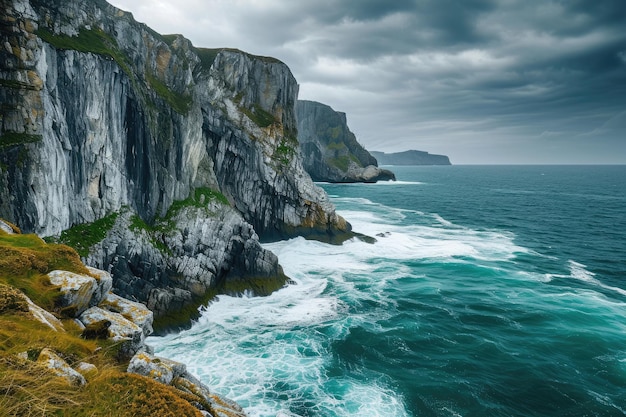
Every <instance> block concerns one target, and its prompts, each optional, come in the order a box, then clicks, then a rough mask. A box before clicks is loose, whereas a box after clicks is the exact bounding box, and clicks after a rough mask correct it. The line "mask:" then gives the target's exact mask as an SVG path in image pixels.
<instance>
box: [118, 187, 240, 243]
mask: <svg viewBox="0 0 626 417" xmlns="http://www.w3.org/2000/svg"><path fill="white" fill-rule="evenodd" d="M211 201H216V202H218V203H220V204H223V205H226V206H229V205H230V203H229V202H228V199H227V198H226V196H224V194H222V193H220V192H219V191H216V190H212V189H210V188H206V187H200V188H196V189H195V190H193V191H192V193H191V194H190V196H189V197H187V198H186V199H184V200H177V201H174V202H173V203H172V205H171V206H170V208H169V209H168V210H167V213H166V214H165V215H164V216H163V217H157V218H156V219H154V222H153V224H152V225H150V224H148V223H146V222H145V221H144V220H143V219H142V218H141V217H139V216H137V215H133V216H132V217H131V219H130V221H131V223H130V229H131V230H133V231H140V230H143V231H146V232H147V233H148V236H149V237H150V242H151V243H152V245H153V246H154V247H155V248H157V249H158V250H159V251H161V252H162V253H164V254H169V253H170V250H169V248H168V247H167V246H166V245H165V244H164V243H163V242H162V241H161V239H160V237H161V235H162V234H168V233H171V232H172V231H174V230H175V228H176V224H175V223H174V217H176V216H177V215H178V213H179V212H180V211H181V210H182V209H184V208H186V207H197V208H201V209H204V210H206V214H207V215H211V213H210V212H209V210H208V208H207V205H208V204H209V202H211Z"/></svg>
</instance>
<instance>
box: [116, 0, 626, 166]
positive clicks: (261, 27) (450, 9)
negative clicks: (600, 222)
mask: <svg viewBox="0 0 626 417" xmlns="http://www.w3.org/2000/svg"><path fill="white" fill-rule="evenodd" d="M110 2H111V3H112V4H114V5H115V6H117V7H119V8H121V9H123V10H126V11H130V12H132V13H133V15H134V17H135V19H137V20H138V21H140V22H143V23H146V24H147V25H148V26H150V27H152V28H153V29H155V30H156V31H157V32H160V33H163V34H169V33H180V34H183V35H184V36H185V37H187V38H188V39H190V40H191V41H192V42H193V44H194V45H196V46H198V47H207V48H219V47H230V48H238V49H241V50H244V51H246V52H249V53H252V54H255V55H264V56H273V57H275V58H278V59H280V60H281V61H283V62H284V63H286V64H287V65H288V66H289V68H290V69H291V72H292V73H293V75H294V76H295V78H296V80H297V81H298V83H299V85H300V93H299V98H300V99H302V100H314V101H319V102H322V103H324V104H327V105H329V106H330V107H332V108H333V109H335V110H337V111H342V112H345V113H346V114H347V118H348V126H349V127H350V130H352V131H353V132H354V133H355V135H356V137H357V139H358V141H359V142H360V143H361V144H362V145H363V146H365V148H366V149H368V150H370V151H385V152H398V151H403V150H408V149H417V150H422V151H427V152H430V153H434V154H444V155H448V156H449V157H450V159H451V161H452V163H453V164H626V0H298V1H294V0H176V1H173V0H112V1H110Z"/></svg>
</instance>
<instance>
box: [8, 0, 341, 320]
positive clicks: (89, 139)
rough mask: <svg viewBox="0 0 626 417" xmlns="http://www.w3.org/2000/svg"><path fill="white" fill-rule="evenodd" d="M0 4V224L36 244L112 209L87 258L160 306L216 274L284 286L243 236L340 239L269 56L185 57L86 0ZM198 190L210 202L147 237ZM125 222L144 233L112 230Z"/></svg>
mask: <svg viewBox="0 0 626 417" xmlns="http://www.w3.org/2000/svg"><path fill="white" fill-rule="evenodd" d="M0 7H1V8H2V16H1V17H0V19H1V20H2V21H1V23H0V33H1V35H2V38H1V39H0V48H1V50H0V62H2V67H1V72H0V100H1V101H2V103H3V105H2V107H1V108H0V216H3V217H5V218H7V219H9V220H11V221H13V222H15V223H19V224H20V225H21V226H22V228H23V230H25V231H28V232H31V231H32V232H36V233H39V234H41V235H45V236H50V235H59V234H60V233H61V232H62V231H64V230H66V229H68V228H70V227H72V226H74V225H77V224H82V223H91V222H94V221H96V220H98V219H102V218H104V217H105V216H109V215H111V214H112V213H122V214H123V215H121V216H119V217H118V219H117V221H116V223H115V225H114V227H112V228H111V229H110V230H106V231H104V232H105V237H104V238H103V239H100V240H99V242H100V243H99V244H95V245H92V247H90V248H89V252H88V255H87V258H88V259H89V262H91V263H92V264H94V265H98V266H101V267H106V266H107V265H109V264H110V263H111V262H112V265H113V270H114V272H116V274H114V276H115V285H116V287H115V288H116V290H118V291H120V292H122V293H124V294H125V295H132V296H135V297H136V298H137V299H139V300H141V301H144V302H148V303H153V304H154V306H157V305H160V306H161V307H155V308H156V309H157V310H159V309H161V310H162V311H166V310H167V309H168V308H170V307H171V306H172V305H174V304H176V303H178V301H180V303H178V304H176V305H177V307H180V308H181V309H182V308H184V307H185V306H188V305H190V304H189V302H190V301H189V300H192V299H196V300H197V299H200V298H201V296H200V295H199V294H200V293H202V292H203V291H204V292H205V294H206V291H207V289H208V288H215V285H216V283H218V282H220V281H221V280H224V279H227V278H229V277H230V279H234V280H241V279H243V281H245V279H246V277H251V278H254V279H255V280H257V281H254V282H257V284H258V279H268V280H269V281H268V282H269V283H270V284H268V285H267V286H266V285H265V284H258V285H257V288H256V289H257V290H259V289H261V288H269V287H275V286H276V282H278V281H280V280H282V282H283V283H284V282H285V280H286V278H285V277H284V275H283V274H282V271H281V270H280V267H279V266H278V263H277V260H276V258H275V257H273V255H271V254H269V253H267V252H266V251H264V250H263V249H262V248H261V247H260V245H259V242H258V240H259V239H258V236H257V233H258V235H260V236H261V237H262V238H267V239H272V238H278V237H289V236H294V235H296V234H304V235H309V236H312V237H316V238H320V239H325V240H332V239H334V238H336V237H337V236H344V235H347V234H348V233H349V230H350V226H349V224H347V223H346V222H345V220H343V219H342V218H341V217H339V216H338V215H336V214H335V211H334V208H333V206H332V205H331V204H330V202H329V201H328V197H327V196H326V194H325V193H324V192H323V191H322V190H321V189H319V188H318V187H316V186H315V185H314V184H313V183H312V181H311V179H310V177H309V176H308V175H307V174H306V172H305V171H304V169H303V168H302V163H301V160H300V157H299V153H298V152H297V142H296V133H295V132H296V123H295V116H294V110H293V108H294V103H295V101H296V96H297V89H298V86H297V83H296V81H295V80H294V78H293V76H292V74H291V72H290V71H289V69H288V68H287V67H286V66H285V65H284V64H282V63H281V62H279V61H277V60H275V59H271V58H264V57H256V56H252V55H249V54H246V53H243V52H240V51H235V50H205V49H197V48H195V47H194V46H193V45H191V43H190V42H189V41H188V40H186V39H185V38H183V37H182V36H161V35H159V34H157V33H155V32H154V31H152V30H151V29H149V28H148V27H146V26H145V25H142V24H139V23H137V22H136V21H135V20H134V19H133V18H132V15H130V14H129V13H125V12H123V11H121V10H118V9H116V8H115V7H113V6H111V5H109V4H108V3H106V2H104V1H102V0H97V1H87V0H75V1H62V0H46V1H43V0H30V1H29V0H3V1H2V2H1V6H0ZM198 189H209V190H213V191H214V192H215V193H217V194H219V195H224V196H225V197H226V199H227V201H226V205H225V206H224V207H220V210H217V211H216V210H213V209H210V208H208V207H207V206H205V207H203V208H202V209H201V210H196V212H194V213H193V215H191V212H189V213H187V214H188V215H187V216H186V217H185V216H183V217H179V218H176V219H174V220H172V219H169V220H171V224H169V225H168V227H167V228H164V229H163V228H158V227H157V228H154V227H153V226H154V225H155V224H156V223H158V222H159V221H163V219H165V217H166V216H167V215H168V213H170V210H171V208H172V204H173V203H174V202H180V201H185V200H187V199H189V198H190V196H193V195H194V192H195V191H196V190H198ZM194 204H195V203H194ZM194 207H195V205H194ZM196 208H197V207H196ZM177 213H179V214H180V211H178V212H177ZM170 214H171V213H170ZM131 220H134V221H135V223H137V222H138V221H141V222H143V223H144V224H146V226H147V227H146V228H145V230H147V231H149V233H148V232H146V236H145V238H143V237H142V235H141V234H139V238H137V239H135V240H133V237H134V236H132V235H129V234H128V233H127V232H126V234H125V232H123V231H122V230H121V229H122V228H123V227H126V226H128V224H129V222H131ZM124 222H126V223H124ZM157 235H158V236H157ZM155 242H159V245H161V244H162V245H164V246H165V247H166V248H167V250H163V251H159V250H158V248H157V246H158V245H157V244H156V243H155ZM205 258H207V259H208V258H211V261H210V262H209V261H205V260H204V259H205ZM146 265H150V266H149V267H147V266H146ZM242 277H243V278H242ZM277 278H278V281H277ZM238 282H240V281H238ZM249 282H252V281H249ZM245 287H246V286H245V285H241V288H245ZM181 291H182V292H181ZM260 292H261V293H262V292H263V291H262V290H261V291H260ZM156 300H161V301H159V302H157V301H156ZM164 300H165V301H164ZM167 300H170V302H169V304H168V303H167V302H166V301H167ZM172 300H174V301H172ZM159 303H160V304H159Z"/></svg>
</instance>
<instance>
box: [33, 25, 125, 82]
mask: <svg viewBox="0 0 626 417" xmlns="http://www.w3.org/2000/svg"><path fill="white" fill-rule="evenodd" d="M35 34H36V35H37V36H39V37H40V38H41V39H43V40H44V41H45V42H47V43H49V44H50V45H52V46H54V47H55V48H57V49H71V50H74V51H79V52H91V53H94V54H98V55H104V56H108V57H111V58H113V60H114V61H115V62H117V64H118V65H119V66H120V68H122V70H123V71H124V72H125V73H126V74H127V75H128V76H129V77H130V78H131V79H132V78H133V74H132V71H131V69H130V65H129V63H128V59H127V58H126V56H125V55H124V54H123V53H122V51H121V50H120V49H119V46H118V44H117V41H116V40H115V39H114V38H112V37H111V36H110V35H108V34H107V33H105V32H104V31H102V30H101V29H92V30H87V29H84V28H83V29H80V31H79V32H78V36H67V35H55V34H54V33H52V32H50V31H49V30H48V29H46V28H43V27H40V28H39V29H38V30H36V31H35Z"/></svg>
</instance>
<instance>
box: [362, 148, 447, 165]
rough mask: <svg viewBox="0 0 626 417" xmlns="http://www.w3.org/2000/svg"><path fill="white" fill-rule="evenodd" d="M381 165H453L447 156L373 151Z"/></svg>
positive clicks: (413, 152)
mask: <svg viewBox="0 0 626 417" xmlns="http://www.w3.org/2000/svg"><path fill="white" fill-rule="evenodd" d="M372 155H374V156H375V157H376V159H377V160H378V162H379V163H380V164H381V165H452V164H451V163H450V159H449V158H448V157H447V156H445V155H434V154H430V153H428V152H423V151H404V152H396V153H384V152H376V151H372Z"/></svg>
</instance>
